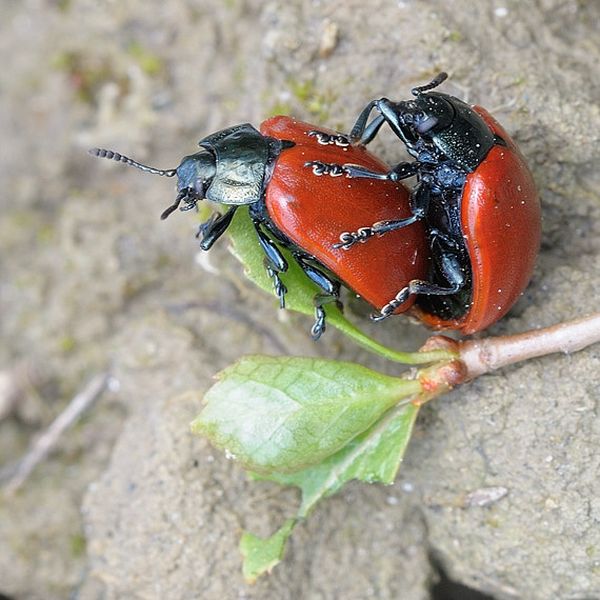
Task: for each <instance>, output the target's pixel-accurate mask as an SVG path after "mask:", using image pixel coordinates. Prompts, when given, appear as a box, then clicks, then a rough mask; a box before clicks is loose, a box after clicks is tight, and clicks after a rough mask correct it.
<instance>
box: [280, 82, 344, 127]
mask: <svg viewBox="0 0 600 600" xmlns="http://www.w3.org/2000/svg"><path fill="white" fill-rule="evenodd" d="M288 86H289V88H290V92H291V94H292V96H293V97H294V98H295V99H296V100H297V101H298V102H299V103H300V105H301V106H302V108H303V109H304V110H305V111H306V112H308V113H309V114H310V115H311V116H312V117H313V119H314V120H315V121H316V122H317V123H324V122H326V121H327V120H328V119H329V116H330V110H331V106H332V105H333V103H334V102H335V100H336V99H337V95H336V94H334V93H333V92H332V91H331V90H321V89H319V88H318V87H317V86H316V85H315V82H314V81H313V80H311V79H308V80H305V81H294V80H291V81H289V82H288Z"/></svg>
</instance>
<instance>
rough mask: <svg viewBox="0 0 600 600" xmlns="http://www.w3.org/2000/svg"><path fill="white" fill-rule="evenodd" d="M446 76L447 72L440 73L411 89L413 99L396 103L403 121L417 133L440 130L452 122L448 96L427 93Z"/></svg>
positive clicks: (452, 117)
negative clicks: (427, 81)
mask: <svg viewBox="0 0 600 600" xmlns="http://www.w3.org/2000/svg"><path fill="white" fill-rule="evenodd" d="M447 78H448V74H447V73H440V74H439V75H437V76H436V77H435V78H434V79H432V80H431V81H430V82H429V83H427V84H426V85H421V86H418V87H414V88H413V89H412V94H413V96H414V97H415V99H414V100H409V101H408V102H400V103H398V104H399V106H400V107H401V110H400V112H401V114H402V117H403V119H402V120H403V122H404V123H405V124H406V125H408V126H410V127H412V128H413V129H414V130H415V132H416V133H417V134H418V135H427V134H428V133H429V134H431V133H433V132H434V131H440V130H441V129H444V128H446V127H448V125H450V123H452V120H453V119H454V108H453V106H452V103H451V102H450V101H449V98H450V96H447V95H446V94H440V93H437V92H433V93H431V94H429V93H427V92H429V90H432V89H433V88H436V87H437V86H438V85H440V84H441V83H443V82H444V81H446V79H447Z"/></svg>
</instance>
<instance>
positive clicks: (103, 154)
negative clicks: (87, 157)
mask: <svg viewBox="0 0 600 600" xmlns="http://www.w3.org/2000/svg"><path fill="white" fill-rule="evenodd" d="M88 152H89V153H90V154H91V155H92V156H97V157H98V158H108V159H111V160H116V161H117V162H122V163H125V164H126V165H130V166H132V167H135V168H136V169H140V170H141V171H146V172H147V173H152V174H153V175H162V176H163V177H174V176H175V175H177V169H167V170H164V169H155V168H154V167H149V166H148V165H143V164H142V163H139V162H137V161H135V160H132V159H131V158H129V157H127V156H123V155H122V154H119V153H118V152H113V151H112V150H105V149H104V148H92V149H91V150H88Z"/></svg>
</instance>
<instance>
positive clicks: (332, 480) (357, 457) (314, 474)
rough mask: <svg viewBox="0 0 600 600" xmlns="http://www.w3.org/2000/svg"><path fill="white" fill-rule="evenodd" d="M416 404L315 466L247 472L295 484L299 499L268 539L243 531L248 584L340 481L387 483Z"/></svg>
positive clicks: (398, 459)
mask: <svg viewBox="0 0 600 600" xmlns="http://www.w3.org/2000/svg"><path fill="white" fill-rule="evenodd" d="M418 412H419V408H418V407H417V406H415V405H413V404H410V403H407V404H402V405H399V406H396V407H395V408H392V409H391V410H389V411H388V412H387V413H386V414H385V415H384V416H383V417H382V418H381V419H380V420H379V421H378V422H377V423H375V424H374V425H373V426H372V427H371V428H370V429H369V430H368V431H366V432H365V433H363V434H362V435H360V436H359V437H357V438H355V439H354V440H353V441H352V442H350V443H349V444H348V445H347V446H346V447H345V448H343V449H342V450H340V451H339V452H338V453H337V454H335V455H333V456H331V457H330V458H328V459H327V460H326V461H324V462H323V463H321V464H320V465H317V466H314V467H310V468H308V469H305V470H303V471H299V472H297V473H291V474H282V473H272V474H271V475H268V476H263V475H258V474H251V475H252V477H253V478H254V479H261V480H268V481H274V482H276V483H280V484H282V485H293V486H296V487H299V488H300V490H301V492H302V502H301V505H300V507H299V509H298V513H297V515H296V518H295V519H288V520H287V521H286V522H285V524H284V525H283V527H282V528H281V529H279V531H278V532H277V533H276V534H275V535H274V536H272V537H270V538H267V539H266V540H263V539H261V538H257V537H256V536H254V535H253V534H251V533H248V532H244V534H243V536H242V539H241V542H240V549H241V552H242V554H243V556H244V566H243V570H244V577H245V578H246V579H247V580H248V581H250V582H253V581H255V580H256V578H257V577H259V576H260V575H262V574H263V573H265V572H270V571H271V569H273V567H275V566H276V565H277V563H278V562H279V561H280V560H281V559H282V557H283V553H284V551H285V544H286V543H287V540H288V539H289V537H290V535H291V533H292V530H293V528H294V526H295V525H296V523H297V522H298V521H299V520H300V519H303V518H305V517H306V516H307V515H308V513H309V512H310V511H311V510H312V509H313V508H314V507H315V505H316V504H317V503H318V502H319V500H322V499H324V498H326V497H328V496H331V495H332V494H334V493H335V492H337V491H338V490H339V489H340V488H341V487H342V486H343V485H344V484H345V483H347V482H348V481H351V480H352V479H359V480H361V481H366V482H368V483H375V482H380V483H385V484H392V483H393V482H394V479H395V478H396V474H397V472H398V469H399V467H400V463H401V462H402V458H403V456H404V452H405V450H406V447H407V445H408V442H409V440H410V436H411V434H412V429H413V425H414V423H415V419H416V418H417V413H418Z"/></svg>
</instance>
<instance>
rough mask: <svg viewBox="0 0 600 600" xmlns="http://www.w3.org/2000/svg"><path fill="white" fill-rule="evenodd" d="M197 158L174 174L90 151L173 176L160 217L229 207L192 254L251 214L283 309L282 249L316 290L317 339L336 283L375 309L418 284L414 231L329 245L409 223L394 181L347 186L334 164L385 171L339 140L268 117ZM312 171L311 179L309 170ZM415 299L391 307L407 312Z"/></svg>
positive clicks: (222, 138) (205, 145)
mask: <svg viewBox="0 0 600 600" xmlns="http://www.w3.org/2000/svg"><path fill="white" fill-rule="evenodd" d="M199 145H200V147H201V150H200V152H197V153H196V154H193V155H191V156H186V157H184V159H183V160H182V161H181V164H180V165H179V166H178V167H177V168H176V169H168V170H161V169H155V168H153V167H148V166H146V165H142V164H141V163H138V162H136V161H134V160H132V159H130V158H127V157H126V156H122V155H121V154H118V153H115V152H113V151H111V150H101V149H94V150H91V151H90V152H91V153H92V154H93V155H95V156H99V157H102V158H112V159H114V160H117V161H120V162H124V163H126V164H128V165H131V166H134V167H137V168H139V169H142V170H144V171H147V172H150V173H154V174H157V175H163V176H166V177H174V176H175V175H176V176H177V179H178V183H177V188H178V194H177V198H176V199H175V202H174V203H173V204H172V205H171V206H169V208H167V209H166V210H165V211H164V212H163V214H162V218H166V217H168V216H169V215H170V214H171V213H172V212H173V211H174V210H176V209H177V208H179V209H180V210H190V209H193V208H195V207H196V205H197V203H198V202H199V201H200V200H203V199H208V200H211V201H213V202H216V203H219V204H224V205H226V206H228V210H227V212H225V213H224V214H222V215H219V214H215V215H213V216H212V217H211V218H210V219H209V220H208V221H207V222H206V223H203V224H202V225H201V226H200V229H199V232H198V237H199V238H200V239H201V242H200V247H201V248H202V249H203V250H208V249H209V248H210V247H211V246H212V245H213V244H214V242H215V241H216V240H217V239H218V238H219V237H220V236H221V235H222V234H223V233H224V231H225V230H226V229H227V227H228V225H229V224H230V223H231V219H232V217H233V214H234V212H235V211H236V209H237V208H239V207H240V206H242V205H247V206H248V208H249V214H250V217H251V219H252V221H253V223H254V227H255V230H256V233H257V241H258V242H259V244H260V245H261V247H262V249H263V251H264V253H265V265H266V269H267V272H268V273H269V275H270V277H271V278H272V280H273V283H274V287H275V292H276V294H277V295H278V296H279V299H280V305H281V307H282V308H283V306H284V302H285V294H286V291H287V290H286V288H285V285H284V284H283V282H282V280H281V277H280V274H281V273H284V272H285V271H286V270H287V268H288V263H287V259H286V258H285V257H284V255H283V254H282V252H281V247H283V248H286V249H287V250H288V251H289V252H290V253H291V256H292V257H293V259H294V260H295V261H296V262H297V263H298V265H299V266H300V267H301V268H302V270H303V271H304V273H305V274H306V275H307V276H308V277H309V279H310V280H311V281H313V282H314V283H315V284H316V285H317V286H318V288H319V290H320V293H319V294H317V295H316V297H315V323H314V325H313V328H312V331H311V333H312V335H313V337H314V338H315V339H317V338H318V337H320V336H321V334H322V333H323V331H324V330H325V310H324V308H323V307H324V305H325V304H326V303H328V302H332V301H334V302H339V293H340V283H343V284H344V285H346V286H347V287H348V288H350V289H351V290H353V291H354V292H356V293H357V294H358V295H360V296H362V297H363V298H364V299H365V300H366V301H367V302H369V303H370V304H371V305H372V306H374V307H375V308H377V309H378V310H381V309H383V308H384V306H385V305H386V303H387V302H388V300H389V298H390V297H391V296H394V295H395V294H396V292H397V290H398V289H400V288H403V287H404V286H406V285H407V284H408V282H409V281H411V280H414V279H420V278H423V277H425V275H426V273H427V267H428V257H429V250H428V247H427V240H426V236H425V230H424V227H423V225H422V224H420V223H415V224H414V225H413V226H412V227H410V228H407V229H403V230H398V231H395V232H393V233H390V234H389V235H387V236H385V237H383V238H381V239H379V240H375V241H374V242H373V243H372V244H369V245H368V246H365V247H361V248H357V249H356V252H354V253H352V254H348V253H347V252H345V251H344V250H343V249H341V248H340V247H339V245H338V244H336V242H337V240H338V238H339V235H340V232H341V231H344V230H347V229H355V228H357V227H359V226H360V225H361V224H362V223H364V222H365V221H370V220H372V219H375V220H379V221H382V220H388V221H398V220H403V219H407V218H409V217H410V215H411V209H410V206H409V195H408V191H407V190H406V188H405V187H404V186H403V185H402V184H401V183H400V182H397V181H392V180H391V179H386V178H385V177H383V178H382V179H380V180H369V179H350V178H348V177H347V176H345V172H344V170H343V169H341V168H340V167H336V166H328V165H333V164H334V163H347V162H351V163H353V164H356V165H360V166H361V167H362V168H364V169H366V170H368V171H369V172H370V173H375V174H380V175H382V176H383V175H384V174H385V173H387V172H388V170H389V167H388V166H387V165H386V164H384V163H383V162H381V161H380V160H379V159H377V158H376V157H375V156H373V155H372V154H371V153H369V152H368V151H367V150H365V148H364V147H363V146H360V145H358V146H353V145H351V144H350V142H349V140H348V138H347V137H346V136H343V135H340V134H338V133H336V132H334V131H331V130H327V129H321V128H316V127H314V126H312V125H309V124H307V123H302V122H300V121H296V120H294V119H292V118H289V117H274V118H272V119H269V120H267V121H265V122H264V123H263V124H262V125H261V128H260V132H259V131H257V130H256V129H255V128H254V127H252V125H249V124H242V125H237V126H235V127H230V128H228V129H224V130H223V131H219V132H217V133H215V134H212V135H210V136H208V137H206V138H204V139H203V140H201V141H200V142H199ZM308 169H310V171H309V170H308ZM413 302H414V298H412V297H411V298H406V299H404V300H403V301H402V302H398V303H396V306H395V307H394V309H393V311H392V312H394V313H400V312H403V311H405V310H407V309H408V308H409V307H410V306H411V305H412V304H413Z"/></svg>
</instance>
